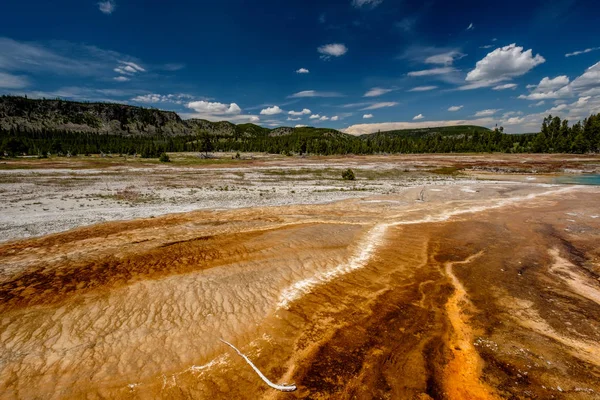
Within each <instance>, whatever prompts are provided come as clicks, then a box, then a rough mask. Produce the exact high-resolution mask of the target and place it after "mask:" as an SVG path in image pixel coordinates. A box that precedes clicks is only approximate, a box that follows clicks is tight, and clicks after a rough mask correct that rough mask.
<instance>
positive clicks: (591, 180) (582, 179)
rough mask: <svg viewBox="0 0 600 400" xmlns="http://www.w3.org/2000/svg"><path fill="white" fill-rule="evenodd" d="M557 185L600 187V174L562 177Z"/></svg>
mask: <svg viewBox="0 0 600 400" xmlns="http://www.w3.org/2000/svg"><path fill="white" fill-rule="evenodd" d="M555 181H556V183H563V184H571V185H595V186H600V174H588V175H573V176H560V177H558V178H556V180H555Z"/></svg>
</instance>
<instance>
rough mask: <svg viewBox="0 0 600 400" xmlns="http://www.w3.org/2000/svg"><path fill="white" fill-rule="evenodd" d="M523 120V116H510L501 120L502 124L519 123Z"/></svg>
mask: <svg viewBox="0 0 600 400" xmlns="http://www.w3.org/2000/svg"><path fill="white" fill-rule="evenodd" d="M523 122H525V118H523V117H511V118H509V119H507V120H504V121H502V125H519V124H522V123H523Z"/></svg>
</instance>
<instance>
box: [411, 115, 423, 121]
mask: <svg viewBox="0 0 600 400" xmlns="http://www.w3.org/2000/svg"><path fill="white" fill-rule="evenodd" d="M423 118H425V117H424V116H423V114H419V115H415V116H414V117H413V121H418V120H420V119H423Z"/></svg>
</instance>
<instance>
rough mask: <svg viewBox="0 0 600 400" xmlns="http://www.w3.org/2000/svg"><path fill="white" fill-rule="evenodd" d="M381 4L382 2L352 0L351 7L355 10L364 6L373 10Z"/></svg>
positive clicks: (376, 0)
mask: <svg viewBox="0 0 600 400" xmlns="http://www.w3.org/2000/svg"><path fill="white" fill-rule="evenodd" d="M381 3H383V0H352V5H353V6H354V7H355V8H361V7H364V6H367V7H372V8H373V7H377V6H378V5H380V4H381Z"/></svg>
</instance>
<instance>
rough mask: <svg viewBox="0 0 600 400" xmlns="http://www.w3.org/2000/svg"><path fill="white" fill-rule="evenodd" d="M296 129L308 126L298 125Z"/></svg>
mask: <svg viewBox="0 0 600 400" xmlns="http://www.w3.org/2000/svg"><path fill="white" fill-rule="evenodd" d="M294 128H306V125H296V126H294Z"/></svg>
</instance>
